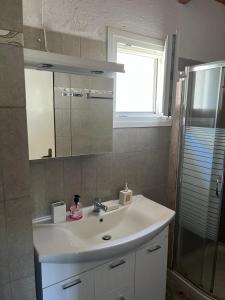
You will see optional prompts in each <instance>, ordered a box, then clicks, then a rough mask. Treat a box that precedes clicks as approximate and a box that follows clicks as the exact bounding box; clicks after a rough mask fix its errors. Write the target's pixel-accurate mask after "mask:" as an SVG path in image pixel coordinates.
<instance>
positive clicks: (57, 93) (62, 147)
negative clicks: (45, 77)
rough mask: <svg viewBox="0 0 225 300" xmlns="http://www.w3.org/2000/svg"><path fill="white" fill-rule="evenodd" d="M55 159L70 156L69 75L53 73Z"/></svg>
mask: <svg viewBox="0 0 225 300" xmlns="http://www.w3.org/2000/svg"><path fill="white" fill-rule="evenodd" d="M54 103H55V105H54V111H55V144H56V157H65V156H71V120H70V110H71V103H70V75H69V74H66V73H54Z"/></svg>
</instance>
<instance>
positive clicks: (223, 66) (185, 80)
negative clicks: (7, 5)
mask: <svg viewBox="0 0 225 300" xmlns="http://www.w3.org/2000/svg"><path fill="white" fill-rule="evenodd" d="M215 68H220V82H219V87H220V88H219V90H218V98H217V101H218V102H217V103H218V104H217V109H216V117H215V122H214V128H217V119H218V114H219V113H220V112H219V106H220V108H221V106H222V101H223V100H224V98H225V91H224V85H225V61H221V62H213V63H207V64H202V65H197V66H190V67H186V68H185V72H184V74H182V76H181V78H180V81H181V84H182V92H181V101H180V105H181V110H180V122H179V127H180V134H179V150H178V169H177V176H176V177H177V178H176V181H177V190H176V218H175V227H174V242H173V257H172V270H173V271H174V272H176V273H177V274H179V275H181V276H182V277H183V278H184V279H185V280H188V281H190V282H191V283H192V284H193V285H194V286H196V287H197V288H199V289H200V290H202V291H204V292H206V293H207V294H208V295H209V296H213V297H215V298H216V299H219V298H218V297H216V296H215V295H214V294H213V286H214V279H215V271H216V259H217V248H218V232H217V238H216V245H215V251H214V259H213V274H212V280H211V287H210V292H209V291H208V290H206V289H204V287H202V286H200V285H197V283H195V282H193V281H191V280H190V279H189V278H188V277H185V276H184V275H183V274H182V273H180V272H178V271H177V270H176V269H175V264H176V258H177V257H178V253H179V236H180V234H179V208H180V201H179V199H180V187H181V182H182V177H181V170H182V163H183V156H182V154H183V150H184V133H185V125H186V113H187V101H188V87H189V77H190V76H189V74H190V72H196V71H201V70H209V69H215ZM224 164H225V160H224ZM224 172H225V165H224V171H223V173H224ZM224 177H225V176H223V181H222V189H221V192H220V199H221V198H222V197H221V195H222V194H223V189H224V180H225V179H224ZM221 205H222V200H221V203H220V213H219V217H218V229H219V223H220V219H221ZM203 252H205V247H204V250H203ZM204 259H205V257H203V262H204ZM201 273H202V274H201V278H202V275H203V269H202V270H201ZM201 280H202V279H201Z"/></svg>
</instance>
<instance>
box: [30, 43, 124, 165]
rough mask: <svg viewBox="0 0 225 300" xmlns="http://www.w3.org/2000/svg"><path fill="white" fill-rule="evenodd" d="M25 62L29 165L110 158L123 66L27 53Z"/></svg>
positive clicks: (39, 52) (44, 53)
mask: <svg viewBox="0 0 225 300" xmlns="http://www.w3.org/2000/svg"><path fill="white" fill-rule="evenodd" d="M24 59H25V85H26V108H27V127H28V142H29V158H30V160H35V159H44V158H45V159H46V158H52V157H66V156H78V155H85V154H99V153H107V152H111V151H112V128H113V75H114V74H115V73H116V72H124V67H123V65H119V64H115V63H107V62H96V61H91V60H84V59H80V58H76V57H70V56H65V55H60V54H53V53H46V52H41V51H36V50H28V49H25V50H24Z"/></svg>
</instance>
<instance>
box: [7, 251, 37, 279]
mask: <svg viewBox="0 0 225 300" xmlns="http://www.w3.org/2000/svg"><path fill="white" fill-rule="evenodd" d="M8 267H9V270H10V279H11V281H14V280H18V279H20V278H25V277H28V276H31V275H34V255H33V249H32V252H30V253H27V254H25V255H23V256H22V255H21V256H20V257H19V258H18V256H17V255H13V256H11V257H10V260H9V266H8Z"/></svg>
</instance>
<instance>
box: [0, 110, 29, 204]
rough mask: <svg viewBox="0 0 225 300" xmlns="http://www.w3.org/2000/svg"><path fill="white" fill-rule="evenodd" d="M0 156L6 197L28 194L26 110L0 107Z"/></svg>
mask: <svg viewBox="0 0 225 300" xmlns="http://www.w3.org/2000/svg"><path fill="white" fill-rule="evenodd" d="M0 124H1V126H0V142H1V149H0V157H1V161H2V174H3V184H4V192H5V198H6V199H12V198H18V197H22V196H25V195H28V194H29V162H28V145H27V125H26V111H25V109H23V108H12V109H0Z"/></svg>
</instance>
